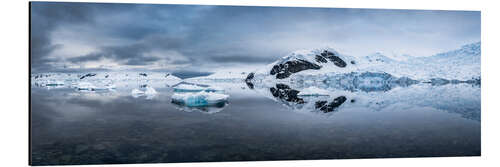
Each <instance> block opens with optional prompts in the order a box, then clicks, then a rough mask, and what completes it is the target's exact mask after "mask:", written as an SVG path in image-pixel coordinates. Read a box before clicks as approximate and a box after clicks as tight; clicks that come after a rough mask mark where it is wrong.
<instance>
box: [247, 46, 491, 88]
mask: <svg viewBox="0 0 500 167" xmlns="http://www.w3.org/2000/svg"><path fill="white" fill-rule="evenodd" d="M407 56H408V55H407ZM366 72H370V73H388V74H390V75H391V76H394V77H397V78H400V77H405V78H411V79H415V80H421V81H431V79H434V78H440V79H445V80H458V81H467V80H478V79H480V76H481V43H480V42H477V43H472V44H468V45H464V46H462V47H461V48H460V49H457V50H453V51H449V52H445V53H439V54H436V55H433V56H429V57H410V56H408V58H405V59H401V60H400V61H398V60H395V59H391V58H389V57H387V56H385V55H383V54H381V53H374V54H371V55H368V56H362V57H353V56H347V55H344V54H341V53H338V52H337V51H336V50H334V49H333V48H322V49H313V50H300V51H296V52H292V53H290V54H289V55H287V56H285V57H283V58H281V59H279V60H277V61H275V62H273V63H271V64H269V65H268V66H267V67H266V68H261V69H258V70H256V71H254V72H252V73H251V75H248V76H247V80H248V79H250V78H248V77H250V76H251V79H253V80H266V81H272V80H282V81H288V80H297V79H305V76H307V79H308V80H318V77H319V78H321V77H323V76H328V75H330V76H331V75H338V74H349V73H358V74H362V73H366ZM320 80H321V79H320Z"/></svg>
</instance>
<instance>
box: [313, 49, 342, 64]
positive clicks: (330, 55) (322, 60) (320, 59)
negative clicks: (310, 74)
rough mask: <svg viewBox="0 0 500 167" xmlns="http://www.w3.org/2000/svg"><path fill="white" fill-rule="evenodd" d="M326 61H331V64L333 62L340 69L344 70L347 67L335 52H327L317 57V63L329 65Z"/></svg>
mask: <svg viewBox="0 0 500 167" xmlns="http://www.w3.org/2000/svg"><path fill="white" fill-rule="evenodd" d="M326 59H328V60H330V62H333V64H335V65H336V66H338V67H340V68H344V67H346V66H347V63H346V62H345V61H344V60H342V59H341V58H340V57H338V56H335V54H334V53H333V52H329V51H326V50H325V51H323V52H322V53H321V54H320V55H316V62H318V63H327V62H328V61H326Z"/></svg>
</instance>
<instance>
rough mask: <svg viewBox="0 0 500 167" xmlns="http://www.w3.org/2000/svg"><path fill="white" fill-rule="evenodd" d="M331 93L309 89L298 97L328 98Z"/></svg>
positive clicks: (318, 89)
mask: <svg viewBox="0 0 500 167" xmlns="http://www.w3.org/2000/svg"><path fill="white" fill-rule="evenodd" d="M328 94H329V92H328V91H327V90H324V89H320V88H317V87H309V88H306V89H303V90H301V91H300V92H299V93H298V94H297V95H299V96H328Z"/></svg>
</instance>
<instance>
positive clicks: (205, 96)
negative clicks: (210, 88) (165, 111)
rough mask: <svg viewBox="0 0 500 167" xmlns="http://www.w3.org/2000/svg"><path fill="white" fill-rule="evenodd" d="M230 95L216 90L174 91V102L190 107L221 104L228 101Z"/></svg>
mask: <svg viewBox="0 0 500 167" xmlns="http://www.w3.org/2000/svg"><path fill="white" fill-rule="evenodd" d="M228 98H229V95H226V94H221V93H215V92H204V91H202V92H198V93H174V94H173V95H172V103H175V104H180V105H185V106H188V107H205V106H220V105H224V104H225V103H226V102H227V99H228Z"/></svg>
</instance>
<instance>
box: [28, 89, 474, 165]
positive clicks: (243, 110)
mask: <svg viewBox="0 0 500 167" xmlns="http://www.w3.org/2000/svg"><path fill="white" fill-rule="evenodd" d="M156 91H158V95H156V96H155V97H152V98H145V97H135V98H134V97H132V96H130V92H129V91H124V92H120V91H119V90H118V91H116V92H90V93H89V92H77V91H75V90H73V89H70V88H61V89H51V90H48V89H45V88H38V87H33V88H32V90H31V93H32V94H31V99H32V103H31V107H32V111H31V120H32V122H31V137H32V140H31V141H32V145H31V149H32V159H31V161H32V164H33V165H53V164H58V165H60V164H104V163H158V162H164V163H165V162H200V161H202V162H206V161H241V160H242V161H251V160H295V159H339V158H377V157H429V156H430V157H432V156H478V155H480V152H481V147H480V144H481V143H480V139H481V134H480V128H481V127H480V121H481V119H480V110H481V106H480V88H477V87H472V86H470V85H445V86H439V87H435V86H430V85H424V86H421V85H417V86H412V87H407V88H399V89H396V90H390V91H388V92H354V93H350V94H349V95H346V97H347V100H346V102H345V103H344V104H342V105H341V106H340V107H339V108H337V109H336V110H335V112H329V113H321V112H320V113H314V112H302V111H295V110H294V109H293V108H291V107H290V106H287V105H284V103H282V101H280V99H273V98H272V96H268V95H263V94H266V93H267V92H269V89H266V88H263V89H260V90H258V89H254V90H251V89H249V88H248V87H245V85H244V84H241V83H238V84H233V85H230V86H226V92H228V93H229V95H230V98H229V102H228V105H226V106H225V107H224V108H222V110H221V111H220V112H216V113H213V114H207V113H203V112H197V111H193V112H186V111H182V110H179V108H178V106H176V105H175V104H172V103H171V97H170V96H171V95H172V89H171V88H168V87H165V88H156Z"/></svg>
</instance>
